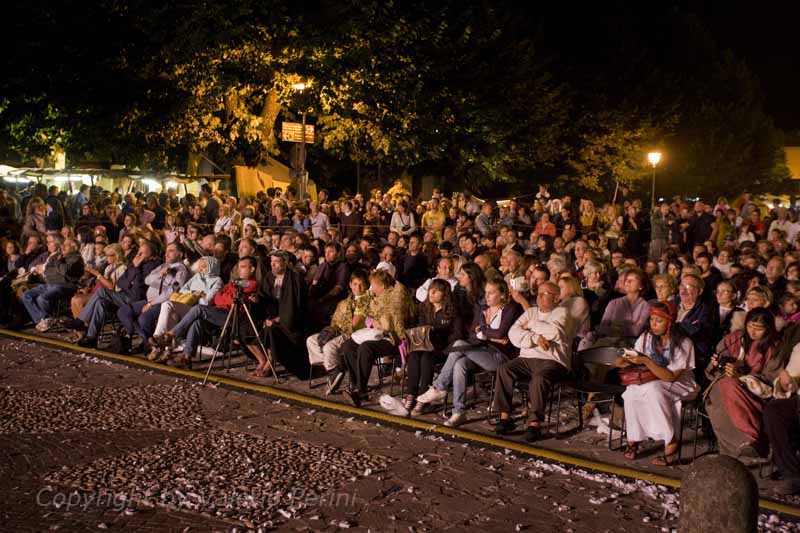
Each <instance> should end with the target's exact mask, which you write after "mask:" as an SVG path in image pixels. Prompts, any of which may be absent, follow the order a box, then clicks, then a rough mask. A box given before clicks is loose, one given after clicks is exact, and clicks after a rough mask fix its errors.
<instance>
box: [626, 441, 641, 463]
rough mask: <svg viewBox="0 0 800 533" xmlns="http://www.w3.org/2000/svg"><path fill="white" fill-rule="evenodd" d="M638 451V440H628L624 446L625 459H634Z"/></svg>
mask: <svg viewBox="0 0 800 533" xmlns="http://www.w3.org/2000/svg"><path fill="white" fill-rule="evenodd" d="M638 453H639V443H638V442H629V443H628V445H627V446H625V453H624V455H625V459H628V460H629V461H635V460H636V456H637V454H638Z"/></svg>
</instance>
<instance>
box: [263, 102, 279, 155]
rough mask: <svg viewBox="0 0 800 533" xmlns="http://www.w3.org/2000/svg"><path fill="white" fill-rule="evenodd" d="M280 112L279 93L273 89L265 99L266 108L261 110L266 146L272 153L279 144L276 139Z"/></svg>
mask: <svg viewBox="0 0 800 533" xmlns="http://www.w3.org/2000/svg"><path fill="white" fill-rule="evenodd" d="M280 110H281V105H280V103H278V91H276V90H275V88H274V87H273V88H272V89H270V91H269V92H268V93H267V95H266V97H265V98H264V107H263V108H262V109H261V119H262V121H261V129H262V131H263V134H264V139H265V141H264V144H265V146H266V148H267V151H268V152H270V153H272V152H274V151H275V149H276V148H277V144H278V143H277V140H276V139H275V121H276V120H277V119H278V113H280Z"/></svg>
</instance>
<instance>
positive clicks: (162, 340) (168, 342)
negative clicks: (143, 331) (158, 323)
mask: <svg viewBox="0 0 800 533" xmlns="http://www.w3.org/2000/svg"><path fill="white" fill-rule="evenodd" d="M174 338H175V337H174V336H173V335H172V334H171V333H169V332H167V333H164V334H162V335H154V336H153V338H152V339H150V343H151V344H152V345H154V346H160V347H162V348H169V347H172V341H173V339H174Z"/></svg>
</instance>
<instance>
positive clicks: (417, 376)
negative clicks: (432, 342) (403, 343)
mask: <svg viewBox="0 0 800 533" xmlns="http://www.w3.org/2000/svg"><path fill="white" fill-rule="evenodd" d="M441 358H442V356H441V354H439V352H410V353H409V354H408V359H406V372H407V374H408V391H407V392H408V394H410V395H412V396H418V395H419V393H420V391H422V392H425V391H426V390H428V389H429V388H430V386H431V384H432V383H433V367H434V365H435V364H436V363H437V362H438V361H439V360H441Z"/></svg>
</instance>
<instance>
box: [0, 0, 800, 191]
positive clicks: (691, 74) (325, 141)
mask: <svg viewBox="0 0 800 533" xmlns="http://www.w3.org/2000/svg"><path fill="white" fill-rule="evenodd" d="M564 9H565V8H564V7H560V6H557V7H552V6H551V7H548V8H546V9H540V8H533V7H530V6H523V5H521V4H519V3H514V2H504V1H503V2H492V3H485V2H472V1H466V2H464V1H460V2H456V1H455V0H440V1H437V2H424V1H412V2H402V3H399V2H392V1H388V2H386V1H377V0H353V1H350V2H329V1H324V0H319V1H317V2H286V1H285V0H275V1H271V2H264V1H257V0H240V1H236V2H230V1H219V2H210V1H204V0H199V1H195V2H183V3H176V2H163V3H154V2H150V1H147V0H132V1H122V0H100V1H98V2H95V3H92V4H91V5H90V6H84V5H83V4H81V3H78V2H74V0H70V1H66V2H60V3H58V2H56V3H43V2H32V3H27V4H20V3H17V4H16V5H15V7H14V10H12V11H13V12H12V13H11V16H10V17H9V20H11V24H12V29H11V31H10V32H9V33H10V35H12V36H13V37H12V38H14V39H15V40H16V43H17V44H16V48H17V49H18V50H19V51H20V53H18V54H10V57H8V58H7V61H8V63H9V64H8V65H7V69H6V72H7V73H9V74H8V76H6V77H5V78H4V79H3V80H2V81H0V89H2V92H1V93H0V94H2V95H3V96H2V99H0V153H2V155H3V157H5V158H10V157H16V158H19V159H22V160H31V159H32V158H34V157H41V156H43V155H46V154H47V153H49V151H50V150H51V149H52V148H53V147H59V148H65V149H66V150H67V153H68V156H69V157H70V158H71V160H73V161H75V160H81V159H94V160H109V161H114V162H123V163H128V164H130V165H141V166H146V167H148V168H155V169H164V168H185V164H186V161H187V157H188V155H189V153H191V152H202V153H205V154H208V155H209V157H211V158H212V159H214V160H215V161H217V162H218V163H220V164H222V165H224V166H228V165H232V164H249V165H253V164H257V163H259V162H260V161H263V160H264V159H265V158H266V157H267V156H269V155H273V156H276V155H280V156H281V157H284V158H285V157H286V155H287V154H286V151H287V150H288V146H287V145H286V144H285V143H281V142H279V140H278V135H277V134H278V132H279V128H280V122H281V121H282V120H293V121H294V120H299V114H300V113H301V112H303V111H306V112H308V117H309V121H310V122H312V123H315V124H316V125H317V128H318V135H319V138H320V142H318V143H317V144H315V145H314V146H313V147H311V149H312V159H324V160H326V161H329V162H333V164H340V165H342V166H343V167H348V165H350V164H352V162H355V161H357V162H360V163H364V164H367V165H375V164H381V165H383V166H384V168H387V169H391V170H392V171H394V172H400V171H412V172H413V171H414V169H423V168H424V169H425V172H427V173H434V174H438V175H441V176H445V177H448V178H454V179H455V180H456V181H457V182H459V183H463V184H465V185H467V186H470V187H472V188H475V189H480V188H482V187H486V186H487V184H491V183H498V182H499V183H505V184H506V188H507V189H508V190H514V189H515V188H516V189H520V190H521V189H524V188H525V187H526V186H527V184H529V183H530V182H531V181H548V182H552V181H555V182H560V183H563V184H564V185H565V186H570V187H578V188H582V189H588V190H604V189H608V188H609V186H610V185H611V184H612V183H613V182H614V180H622V181H625V182H629V183H635V182H636V181H637V180H638V179H640V178H641V177H643V176H647V175H649V172H650V169H649V168H648V167H647V164H646V153H647V151H649V150H651V149H653V148H660V149H662V150H663V151H664V152H665V154H666V157H665V161H664V165H663V168H662V169H660V171H659V172H660V173H663V174H664V176H665V179H664V182H665V183H667V184H669V185H668V186H669V187H671V188H672V189H673V190H681V191H684V192H686V191H692V192H696V193H698V194H702V193H710V192H717V191H719V190H721V189H722V188H723V187H724V186H726V185H727V184H729V183H731V182H734V183H738V184H742V185H743V186H749V187H750V188H753V189H757V188H759V187H761V188H767V187H771V186H774V185H775V184H776V183H778V182H779V181H780V180H781V179H783V178H785V177H786V176H787V171H786V167H785V164H784V161H783V155H782V151H781V149H782V137H781V133H780V131H778V130H777V129H776V128H775V127H774V125H773V124H772V121H771V120H770V118H769V117H768V116H767V115H766V114H765V113H764V111H763V105H762V100H763V98H762V95H761V92H760V89H759V86H758V81H757V79H756V78H755V76H754V75H753V74H752V72H751V71H750V70H749V69H748V67H747V65H746V64H744V63H743V62H742V61H741V60H739V59H737V58H736V57H734V56H733V55H732V54H731V53H730V52H728V51H725V50H719V49H718V47H717V46H716V45H715V44H714V43H713V41H711V39H710V38H709V37H708V35H707V34H706V33H705V32H704V30H703V29H702V27H700V25H699V24H698V23H697V21H696V19H694V18H693V17H692V16H691V15H690V14H687V13H681V12H674V11H667V10H666V9H663V10H661V11H659V12H658V13H657V16H654V14H653V13H652V12H651V11H648V10H653V9H657V10H658V9H662V8H657V7H643V8H640V11H639V12H637V11H635V10H631V9H626V8H624V6H623V7H620V6H616V5H614V3H611V4H604V5H602V6H595V7H593V8H589V11H585V12H584V13H583V15H584V16H582V17H576V16H570V17H566V16H565V11H564ZM644 19H646V20H648V21H652V20H656V21H657V23H655V24H649V25H648V26H647V27H646V28H645V27H644V25H643V24H642V23H641V22H642V20H644ZM299 81H305V82H307V83H309V86H308V88H307V89H306V90H305V91H303V93H302V94H300V93H297V92H295V91H294V90H293V89H292V85H293V84H294V83H296V82H299ZM337 161H338V162H339V163H336V162H337ZM322 181H323V182H324V178H323V180H322Z"/></svg>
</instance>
